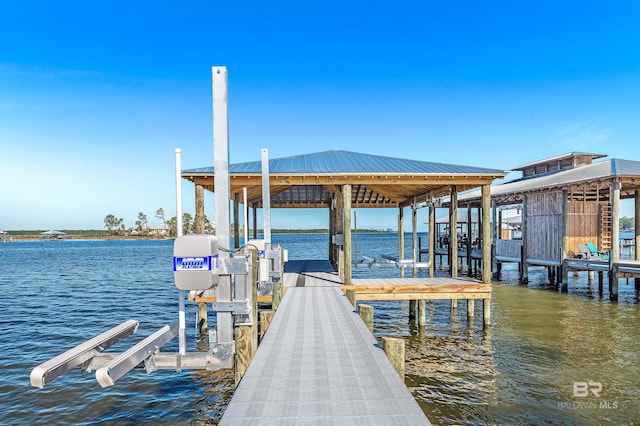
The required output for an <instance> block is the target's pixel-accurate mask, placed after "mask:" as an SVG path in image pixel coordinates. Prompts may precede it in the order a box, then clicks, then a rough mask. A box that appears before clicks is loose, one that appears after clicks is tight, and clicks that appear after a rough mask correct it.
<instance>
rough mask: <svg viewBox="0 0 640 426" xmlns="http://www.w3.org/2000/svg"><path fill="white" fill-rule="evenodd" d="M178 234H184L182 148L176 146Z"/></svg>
mask: <svg viewBox="0 0 640 426" xmlns="http://www.w3.org/2000/svg"><path fill="white" fill-rule="evenodd" d="M176 236H177V237H181V236H182V150H180V148H176Z"/></svg>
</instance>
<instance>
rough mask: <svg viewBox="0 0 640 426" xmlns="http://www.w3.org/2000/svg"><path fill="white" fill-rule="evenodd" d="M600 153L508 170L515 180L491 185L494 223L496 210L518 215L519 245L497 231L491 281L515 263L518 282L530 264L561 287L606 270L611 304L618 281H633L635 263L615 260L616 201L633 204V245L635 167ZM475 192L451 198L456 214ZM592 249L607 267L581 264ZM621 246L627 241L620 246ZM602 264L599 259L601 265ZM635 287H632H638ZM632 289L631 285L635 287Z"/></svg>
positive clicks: (639, 214) (638, 214)
mask: <svg viewBox="0 0 640 426" xmlns="http://www.w3.org/2000/svg"><path fill="white" fill-rule="evenodd" d="M604 157H606V155H604V154H591V153H584V152H572V153H568V154H564V155H560V156H557V157H553V158H548V159H544V160H540V161H536V162H533V163H530V164H526V165H524V166H520V167H518V168H515V169H513V170H517V171H521V172H522V178H520V179H516V180H513V181H508V182H504V183H501V184H496V185H492V186H491V203H492V206H493V207H492V208H493V211H494V213H493V216H494V217H495V218H496V221H495V223H501V222H502V220H501V217H502V215H503V212H505V211H508V210H513V209H517V210H518V214H521V218H522V220H521V236H522V238H520V239H515V238H514V239H509V238H505V237H504V236H503V235H502V233H501V232H499V231H498V230H497V229H495V228H496V226H493V227H492V234H493V235H494V236H495V238H494V248H493V252H494V255H493V267H492V269H493V273H494V276H495V277H496V278H497V277H499V274H500V267H501V263H502V262H517V263H519V265H520V271H521V279H522V281H523V282H527V281H528V272H527V268H528V267H529V266H544V267H547V268H548V270H549V279H550V281H551V282H552V283H554V282H558V283H560V282H562V285H563V288H566V285H567V282H568V277H567V272H568V271H569V270H573V271H600V272H602V271H606V272H607V273H608V278H609V288H610V296H611V298H612V300H615V299H616V298H617V278H620V277H640V268H638V264H637V262H636V261H639V260H640V253H638V252H637V251H635V253H633V256H632V257H633V259H630V260H625V259H622V258H621V247H622V245H621V240H620V230H619V221H620V208H621V205H620V203H621V200H624V199H629V200H633V202H634V203H635V209H634V210H635V211H634V216H635V243H636V244H634V245H637V243H638V239H639V238H640V162H638V161H631V160H622V159H610V160H600V161H594V160H599V159H602V158H604ZM480 200H481V198H480V192H479V191H477V190H472V191H468V192H466V193H464V194H460V196H459V197H458V198H457V200H455V202H456V204H457V205H459V206H461V207H462V208H465V207H468V208H474V207H477V206H479V204H480ZM588 243H592V244H593V245H594V246H596V247H597V249H598V250H599V251H600V252H608V254H609V259H608V261H594V260H592V259H586V258H585V256H584V255H583V254H582V253H581V251H582V250H581V249H580V247H581V246H584V245H586V244H588ZM627 245H628V242H627ZM603 260H604V259H603ZM637 284H638V282H637ZM636 287H638V286H636Z"/></svg>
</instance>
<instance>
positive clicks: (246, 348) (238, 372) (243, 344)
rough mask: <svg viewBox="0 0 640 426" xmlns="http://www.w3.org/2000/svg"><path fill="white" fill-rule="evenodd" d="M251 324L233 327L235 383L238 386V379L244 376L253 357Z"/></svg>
mask: <svg viewBox="0 0 640 426" xmlns="http://www.w3.org/2000/svg"><path fill="white" fill-rule="evenodd" d="M252 328H253V327H251V326H238V327H235V329H234V339H235V344H236V353H235V364H236V365H235V384H236V386H238V383H240V379H242V376H244V373H245V371H247V368H248V367H249V363H250V362H251V359H252V358H253V354H254V352H255V348H253V347H252V346H253V345H252V344H251V333H252Z"/></svg>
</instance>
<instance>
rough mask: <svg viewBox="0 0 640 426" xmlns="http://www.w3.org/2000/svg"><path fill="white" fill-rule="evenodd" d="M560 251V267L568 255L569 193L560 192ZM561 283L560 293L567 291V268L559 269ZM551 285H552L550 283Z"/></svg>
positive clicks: (564, 190)
mask: <svg viewBox="0 0 640 426" xmlns="http://www.w3.org/2000/svg"><path fill="white" fill-rule="evenodd" d="M561 237H562V241H561V242H562V250H561V251H560V264H561V265H562V264H563V262H564V259H565V258H566V257H567V253H569V191H568V190H566V189H563V190H562V236H561ZM561 274H562V283H561V284H560V291H569V270H568V269H567V268H561ZM552 284H553V283H552Z"/></svg>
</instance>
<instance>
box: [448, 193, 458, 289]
mask: <svg viewBox="0 0 640 426" xmlns="http://www.w3.org/2000/svg"><path fill="white" fill-rule="evenodd" d="M449 272H450V273H451V277H453V278H456V277H457V276H458V187H457V186H456V185H451V202H450V204H449Z"/></svg>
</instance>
